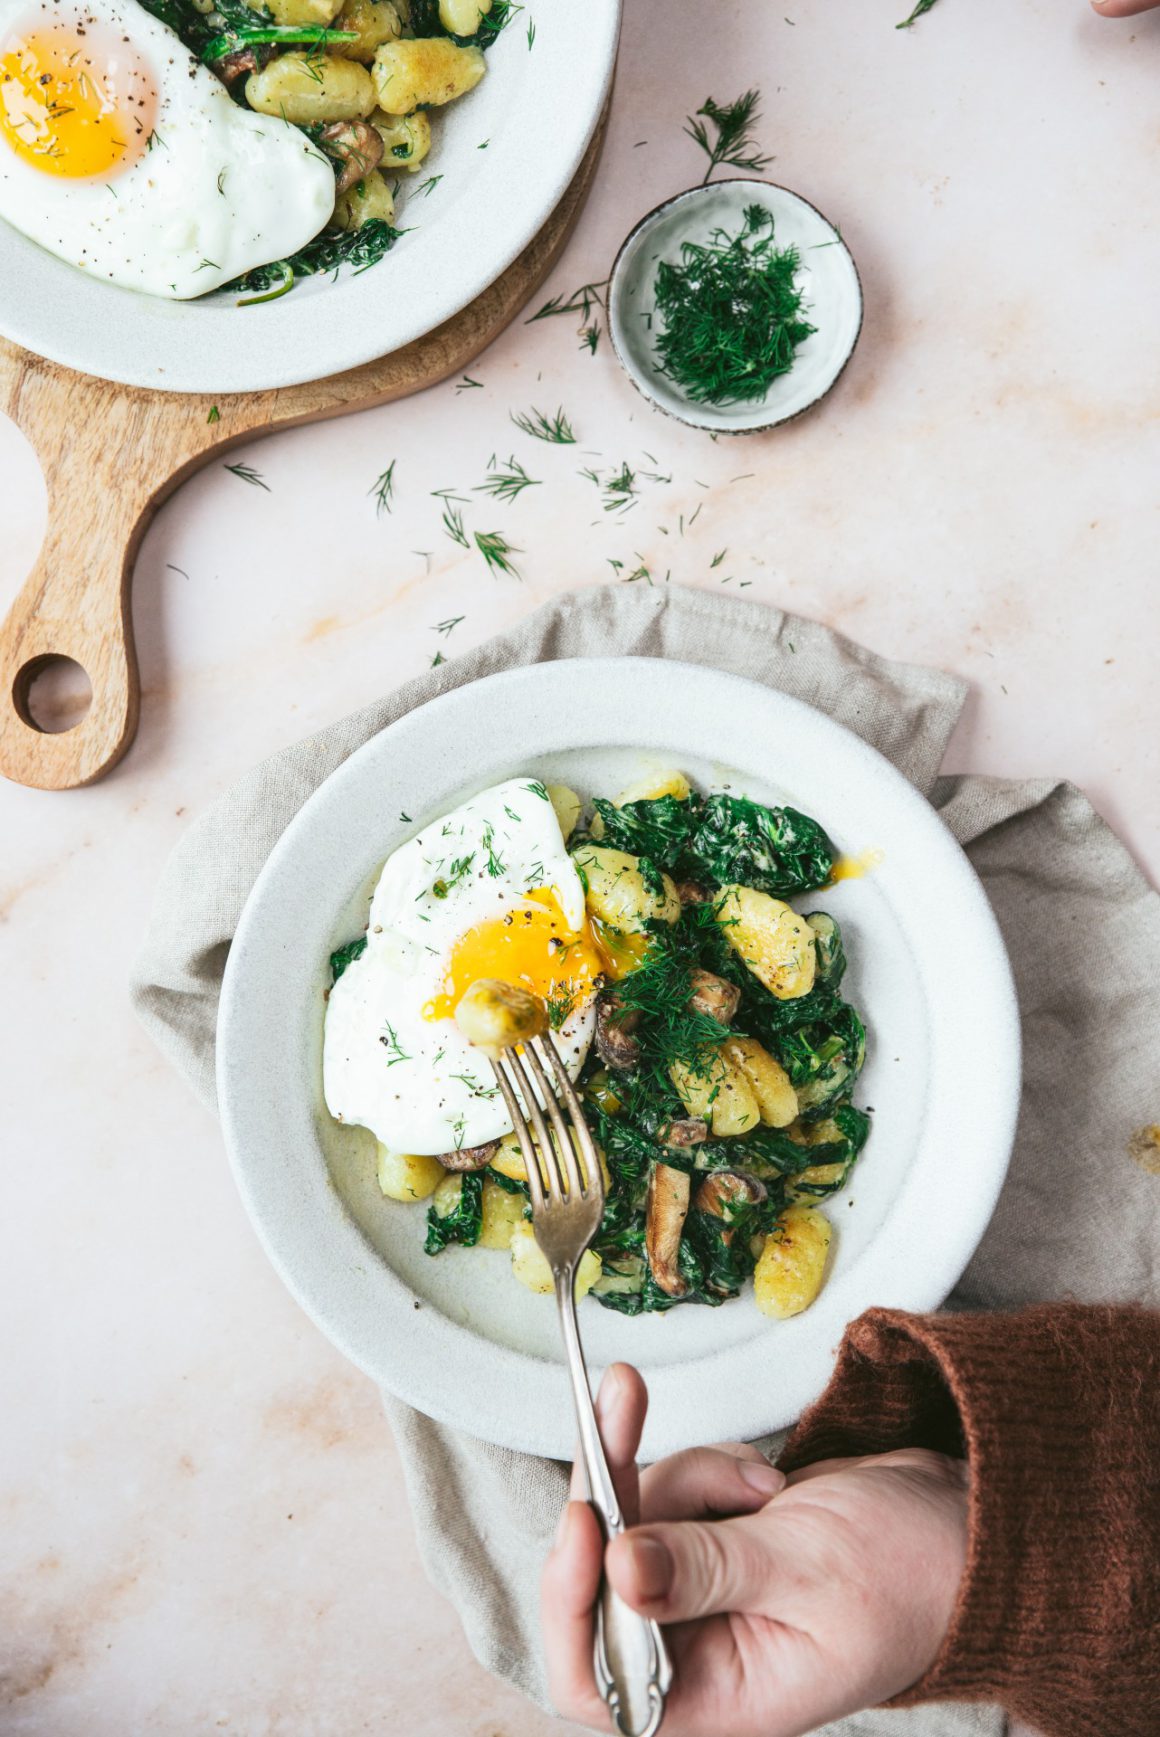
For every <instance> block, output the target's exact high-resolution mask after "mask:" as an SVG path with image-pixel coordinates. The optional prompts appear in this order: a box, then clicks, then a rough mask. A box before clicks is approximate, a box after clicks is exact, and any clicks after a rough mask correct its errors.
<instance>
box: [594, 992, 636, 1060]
mask: <svg viewBox="0 0 1160 1737" xmlns="http://www.w3.org/2000/svg"><path fill="white" fill-rule="evenodd" d="M639 1024H640V1011H639V1009H638V1008H635V1007H632V1008H627V1009H626V1008H622V1007H621V1006H620V1003H619V1002H618V1001H617V999H616V995H615V992H610V991H605V992H604V994H602V995H600V996H599V997H598V998H597V1002H596V1053H597V1055H598V1056H599V1057H600V1059H601V1061H602V1062H603V1063H604V1065H605V1067H606V1068H616V1069H617V1070H618V1071H619V1072H621V1073H623V1072H624V1071H625V1069H626V1068H634V1067H635V1066H636V1064H637V1062H638V1061H639V1060H640V1044H639V1043H638V1041H637V1039H636V1038H635V1037H633V1035H632V1033H633V1030H634V1028H635V1027H636V1026H638V1025H639Z"/></svg>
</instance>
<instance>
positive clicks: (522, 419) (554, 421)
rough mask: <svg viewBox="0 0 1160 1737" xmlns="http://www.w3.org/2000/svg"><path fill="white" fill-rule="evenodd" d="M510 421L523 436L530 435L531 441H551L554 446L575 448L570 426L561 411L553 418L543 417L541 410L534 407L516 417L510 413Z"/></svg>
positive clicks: (573, 434) (573, 435)
mask: <svg viewBox="0 0 1160 1737" xmlns="http://www.w3.org/2000/svg"><path fill="white" fill-rule="evenodd" d="M512 421H513V422H514V423H515V425H516V427H517V428H518V429H521V430H522V432H523V433H524V434H530V435H531V437H532V439H533V440H547V441H551V442H552V443H553V444H554V445H556V446H575V444H576V435H575V432H574V430H573V428H572V424H571V423H570V422H569V420H568V418H567V417H566V416H565V414H564V412H563V410H562V409H560V410H557V412H556V414H555V416H545V415H544V413H543V411H542V410H537V409H535V408H534V407H533V408H532V409H531V410H525V411H524V412H523V413H522V414H521V415H519V416H517V415H516V414H515V412H514V411H513V412H512Z"/></svg>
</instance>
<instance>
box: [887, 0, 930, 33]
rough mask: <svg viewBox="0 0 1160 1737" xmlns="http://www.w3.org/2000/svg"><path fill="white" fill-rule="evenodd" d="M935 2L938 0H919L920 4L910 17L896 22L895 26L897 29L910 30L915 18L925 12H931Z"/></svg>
mask: <svg viewBox="0 0 1160 1737" xmlns="http://www.w3.org/2000/svg"><path fill="white" fill-rule="evenodd" d="M935 3H936V0H918V5H917V6H916V7H915V8H914V11H913V12H912V13H911V14H910V17H909V18H904V19H903V20H902V23H901V24H896V25H895V26H894V28H895V30H909V29H910V27H911V25H912V24H913V23H914V21H915V19H916V18H921V17H922V15H923V13H924V12H929V11H930V9H931V7H932V6H933V5H935Z"/></svg>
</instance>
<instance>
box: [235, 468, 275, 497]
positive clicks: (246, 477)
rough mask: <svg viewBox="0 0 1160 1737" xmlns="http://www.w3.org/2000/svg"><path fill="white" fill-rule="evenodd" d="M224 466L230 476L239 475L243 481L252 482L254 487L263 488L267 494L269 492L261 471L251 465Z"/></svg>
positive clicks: (268, 486)
mask: <svg viewBox="0 0 1160 1737" xmlns="http://www.w3.org/2000/svg"><path fill="white" fill-rule="evenodd" d="M225 468H226V470H228V471H229V472H230V474H231V475H232V476H237V477H241V479H242V481H243V482H248V483H252V484H253V485H254V487H255V488H256V489H265V491H266V493H267V494H269V493H270V485H269V483H268V482H266V481H265V480H264V478H263V476H262V473H261V471H260V470H255V469H254V467H253V465H250V464H227V465H226V467H225Z"/></svg>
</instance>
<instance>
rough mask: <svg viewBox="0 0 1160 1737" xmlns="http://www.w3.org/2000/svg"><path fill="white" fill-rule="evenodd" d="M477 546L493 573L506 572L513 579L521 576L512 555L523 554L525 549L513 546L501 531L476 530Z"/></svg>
mask: <svg viewBox="0 0 1160 1737" xmlns="http://www.w3.org/2000/svg"><path fill="white" fill-rule="evenodd" d="M475 546H476V548H477V549H478V550H479V552H480V554H481V555H482V556H483V558H484V560H485V561H486V562H487V564H488V566H489V567H490V568H491V570H492V572H493V573H506V574H508V576H509V577H510V578H512V579H518V578H519V577H520V571H519V568H518V567H516V566H515V565H514V563H513V562H512V560H511V556H512V555H522V554H523V550H522V549H517V548H515V547H513V545H512V544H511V543H509V542H508V540H507V538H506V537H505V536H504V535H503V533H502V532H501V531H476V532H475Z"/></svg>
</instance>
